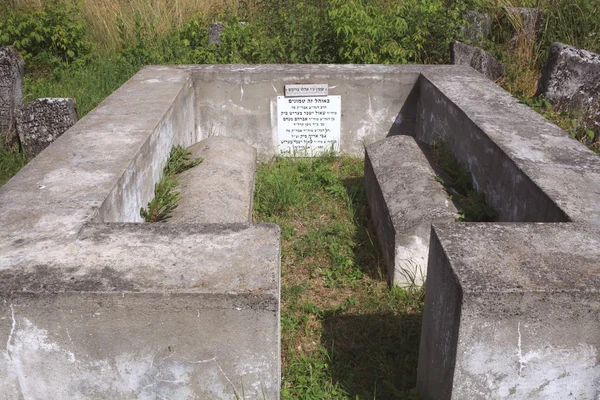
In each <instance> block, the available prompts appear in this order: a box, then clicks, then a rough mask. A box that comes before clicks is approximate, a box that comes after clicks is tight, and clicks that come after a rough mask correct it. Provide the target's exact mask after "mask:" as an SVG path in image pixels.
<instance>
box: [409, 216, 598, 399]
mask: <svg viewBox="0 0 600 400" xmlns="http://www.w3.org/2000/svg"><path fill="white" fill-rule="evenodd" d="M599 260H600V230H598V228H597V227H594V226H592V225H589V224H564V223H563V224H466V223H461V224H447V225H438V224H436V225H434V229H433V231H432V236H431V245H430V257H429V270H428V280H427V296H426V298H425V311H424V318H423V328H422V333H421V347H420V352H419V369H418V387H419V390H420V393H421V395H422V396H423V397H424V398H431V399H473V398H482V399H501V398H502V399H567V398H574V399H575V398H577V399H595V398H597V396H598V394H599V393H600V358H598V354H600V352H599V350H600V334H599V332H600V293H599V291H598V288H599V287H600V263H599Z"/></svg>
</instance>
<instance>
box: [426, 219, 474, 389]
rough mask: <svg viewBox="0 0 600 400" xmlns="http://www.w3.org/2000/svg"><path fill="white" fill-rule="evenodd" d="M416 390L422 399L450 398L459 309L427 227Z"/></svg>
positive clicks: (453, 280) (456, 287)
mask: <svg viewBox="0 0 600 400" xmlns="http://www.w3.org/2000/svg"><path fill="white" fill-rule="evenodd" d="M426 292H427V295H426V296H425V308H424V310H423V324H422V327H421V342H420V345H419V364H418V368H417V388H418V389H419V393H420V394H421V396H422V397H423V398H425V399H436V400H444V399H450V398H451V397H450V396H451V394H452V386H453V379H454V364H455V362H456V348H457V345H456V344H457V342H458V334H459V327H460V318H461V309H462V298H463V293H462V288H461V285H460V282H459V281H458V278H457V276H456V274H455V273H454V271H453V270H452V266H451V265H450V261H449V260H448V257H447V255H446V254H445V252H444V248H443V247H442V244H441V243H440V240H439V237H438V235H437V233H436V228H435V225H434V226H432V228H431V234H430V243H429V259H428V261H427V286H426Z"/></svg>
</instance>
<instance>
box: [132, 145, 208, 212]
mask: <svg viewBox="0 0 600 400" xmlns="http://www.w3.org/2000/svg"><path fill="white" fill-rule="evenodd" d="M190 154H191V153H190V152H189V151H187V150H186V149H185V148H183V147H181V146H175V147H173V148H172V149H171V153H170V154H169V159H168V160H167V164H166V165H165V167H164V169H163V176H162V178H161V180H160V181H159V182H158V183H157V184H156V185H154V198H153V199H152V200H151V201H150V202H149V203H148V208H147V209H145V208H142V209H140V215H141V216H142V217H143V218H144V220H145V221H146V222H159V221H164V220H166V219H168V218H169V217H170V216H171V214H172V213H173V210H174V209H175V208H176V207H177V202H178V201H179V199H180V198H181V194H180V193H179V192H178V191H176V190H175V187H176V186H177V183H178V182H179V181H178V179H177V174H179V173H181V172H183V171H185V170H187V169H190V168H192V167H195V166H196V165H198V164H200V163H201V162H202V159H201V158H196V159H194V160H189V159H188V158H189V156H190Z"/></svg>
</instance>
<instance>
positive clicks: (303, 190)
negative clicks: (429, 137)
mask: <svg viewBox="0 0 600 400" xmlns="http://www.w3.org/2000/svg"><path fill="white" fill-rule="evenodd" d="M363 171H364V161H363V160H359V159H352V158H345V157H335V156H332V155H328V156H324V157H319V158H296V159H292V158H280V159H277V160H275V161H274V162H272V163H268V164H261V165H259V167H258V170H257V176H256V189H255V199H254V220H255V221H256V222H275V223H277V224H279V225H280V227H281V229H282V282H281V284H282V293H281V296H282V297H281V307H282V309H281V327H282V357H283V359H282V367H283V380H282V395H281V396H282V398H283V399H416V398H417V393H416V389H415V384H416V370H417V361H418V350H419V337H420V333H421V316H422V308H423V290H421V289H419V290H408V291H407V290H404V289H399V288H394V289H392V290H390V289H389V287H388V285H387V281H386V279H385V277H383V276H382V275H381V266H380V264H381V258H380V255H379V252H378V250H377V244H376V239H375V236H374V233H373V231H372V229H371V228H370V227H371V224H370V217H369V210H368V206H367V199H366V194H365V189H364V176H363Z"/></svg>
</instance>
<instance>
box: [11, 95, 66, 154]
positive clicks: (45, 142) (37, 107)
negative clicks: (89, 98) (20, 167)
mask: <svg viewBox="0 0 600 400" xmlns="http://www.w3.org/2000/svg"><path fill="white" fill-rule="evenodd" d="M76 122H77V110H76V108H75V101H74V100H73V99H68V98H66V99H65V98H62V99H61V98H58V99H52V98H45V99H38V100H36V101H32V102H31V103H25V104H23V105H22V106H21V107H19V109H18V111H17V124H16V125H17V132H18V134H19V139H20V141H21V146H23V151H24V152H25V154H26V155H27V157H29V158H33V157H35V156H37V155H38V154H39V153H40V152H41V151H42V150H44V149H45V148H46V147H48V146H49V145H50V144H51V143H52V142H54V141H55V140H56V139H57V138H58V137H59V136H60V135H62V134H63V133H65V132H66V131H67V129H69V128H70V127H71V126H73V125H75V123H76Z"/></svg>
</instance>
